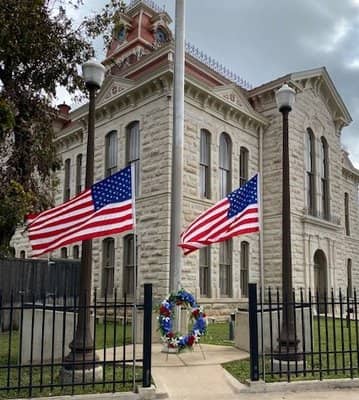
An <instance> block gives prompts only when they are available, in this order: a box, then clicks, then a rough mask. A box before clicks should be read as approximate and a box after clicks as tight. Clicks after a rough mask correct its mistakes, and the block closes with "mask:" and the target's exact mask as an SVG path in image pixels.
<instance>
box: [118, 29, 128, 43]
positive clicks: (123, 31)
mask: <svg viewBox="0 0 359 400" xmlns="http://www.w3.org/2000/svg"><path fill="white" fill-rule="evenodd" d="M117 39H118V40H121V41H122V40H125V39H126V29H125V27H124V26H122V27H121V28H120V30H119V31H118V34H117Z"/></svg>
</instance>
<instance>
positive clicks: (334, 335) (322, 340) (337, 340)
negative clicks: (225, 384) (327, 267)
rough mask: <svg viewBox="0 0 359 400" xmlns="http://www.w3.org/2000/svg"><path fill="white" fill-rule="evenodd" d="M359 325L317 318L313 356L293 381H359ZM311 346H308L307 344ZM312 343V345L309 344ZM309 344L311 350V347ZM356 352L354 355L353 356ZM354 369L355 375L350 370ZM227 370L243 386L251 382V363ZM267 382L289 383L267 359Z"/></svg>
mask: <svg viewBox="0 0 359 400" xmlns="http://www.w3.org/2000/svg"><path fill="white" fill-rule="evenodd" d="M358 329H359V324H357V323H356V322H355V321H350V324H349V325H347V322H346V321H342V322H341V321H340V320H335V322H334V321H333V319H331V318H328V319H327V321H325V319H324V318H320V319H319V324H318V318H316V317H314V318H313V349H314V351H313V353H314V354H313V355H310V354H307V355H306V356H305V371H303V372H301V373H298V375H297V376H295V374H293V373H292V374H291V377H290V379H291V380H307V379H333V378H350V377H359V368H358V353H359V351H357V350H359V337H358V335H359V332H358ZM306 343H307V342H306ZM308 343H309V342H308ZM308 343H307V346H308ZM350 350H352V352H350ZM259 362H260V370H262V360H261V359H260V361H259ZM351 365H352V366H353V370H354V369H355V370H354V371H353V372H352V375H351V374H350V371H348V370H347V369H350V366H351ZM223 367H224V368H225V369H226V370H227V371H228V372H230V373H231V374H232V375H233V376H234V377H236V378H237V379H238V380H239V381H240V382H242V383H244V382H245V381H246V379H249V371H250V365H249V359H246V360H241V361H233V362H230V363H226V364H223ZM265 370H266V371H267V372H266V377H265V380H266V382H278V381H286V380H287V375H286V374H285V373H283V374H282V376H280V375H277V374H273V375H271V374H270V370H271V360H270V357H266V360H265Z"/></svg>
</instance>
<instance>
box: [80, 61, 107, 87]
mask: <svg viewBox="0 0 359 400" xmlns="http://www.w3.org/2000/svg"><path fill="white" fill-rule="evenodd" d="M105 72H106V68H105V67H104V66H103V65H102V64H101V63H100V62H99V61H97V60H96V59H95V58H90V59H89V60H88V61H86V62H85V63H83V64H82V76H83V79H84V81H85V83H86V86H87V87H89V86H94V87H95V88H97V89H99V88H100V87H101V85H102V82H103V80H104V78H105Z"/></svg>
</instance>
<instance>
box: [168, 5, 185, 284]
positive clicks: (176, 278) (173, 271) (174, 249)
mask: <svg viewBox="0 0 359 400" xmlns="http://www.w3.org/2000/svg"><path fill="white" fill-rule="evenodd" d="M184 31H185V0H176V25H175V62H174V88H173V138H172V142H173V143H172V190H171V194H172V195H171V237H170V284H169V286H170V290H172V291H177V290H178V289H180V287H181V274H182V263H183V256H182V250H181V248H179V247H178V243H179V241H180V235H181V230H182V215H183V204H182V196H183V190H182V189H183V141H184V65H185V51H184V48H185V33H184Z"/></svg>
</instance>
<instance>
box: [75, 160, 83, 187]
mask: <svg viewBox="0 0 359 400" xmlns="http://www.w3.org/2000/svg"><path fill="white" fill-rule="evenodd" d="M81 181H82V154H78V155H77V157H76V194H79V193H80V192H81V189H82V185H81Z"/></svg>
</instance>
